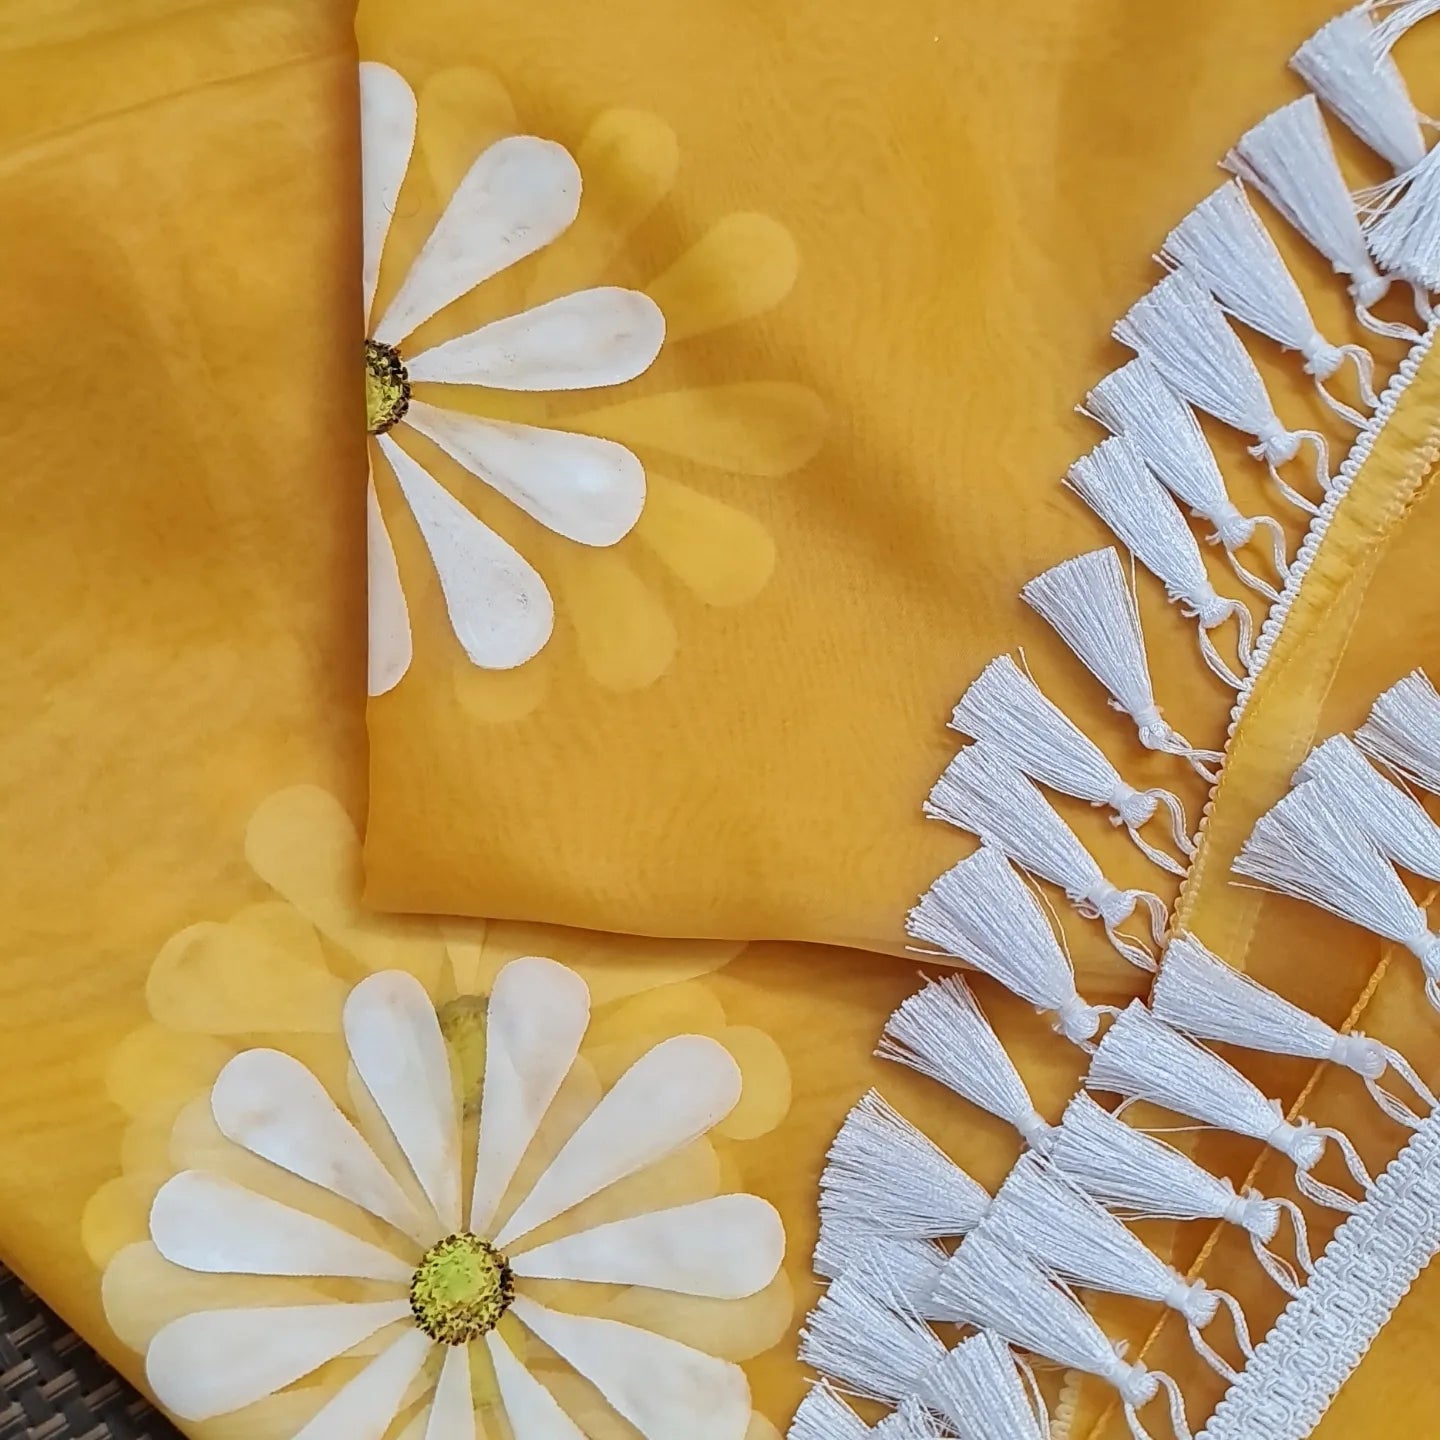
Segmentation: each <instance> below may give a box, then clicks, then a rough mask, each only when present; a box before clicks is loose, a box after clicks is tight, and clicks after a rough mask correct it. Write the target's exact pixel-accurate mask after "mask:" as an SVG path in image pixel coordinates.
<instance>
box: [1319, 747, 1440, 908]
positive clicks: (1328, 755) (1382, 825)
mask: <svg viewBox="0 0 1440 1440" xmlns="http://www.w3.org/2000/svg"><path fill="white" fill-rule="evenodd" d="M1295 780H1296V783H1297V784H1299V783H1307V784H1313V785H1318V786H1320V787H1321V789H1322V791H1323V793H1324V795H1325V799H1326V801H1327V803H1328V804H1329V805H1330V807H1331V808H1332V809H1333V810H1334V811H1335V813H1336V814H1337V816H1339V818H1340V822H1341V824H1343V825H1347V826H1353V827H1354V828H1355V829H1357V830H1359V831H1360V832H1361V833H1362V834H1363V835H1365V836H1367V837H1368V838H1369V839H1370V840H1372V841H1373V842H1374V843H1375V845H1376V846H1377V847H1378V848H1379V850H1380V852H1381V854H1383V855H1385V856H1386V857H1387V858H1389V859H1391V860H1393V861H1394V862H1395V863H1396V864H1397V865H1399V866H1402V867H1403V868H1404V869H1406V870H1409V871H1410V872H1411V874H1414V875H1421V876H1424V878H1425V879H1427V880H1440V827H1437V826H1436V825H1435V822H1434V821H1433V820H1431V818H1430V817H1429V816H1428V815H1427V814H1426V813H1425V808H1424V806H1422V805H1421V804H1420V803H1419V802H1418V801H1417V800H1416V799H1415V797H1414V796H1413V795H1411V794H1410V793H1409V791H1406V790H1402V789H1400V788H1399V786H1396V785H1392V784H1391V783H1390V782H1389V781H1388V780H1387V779H1385V777H1384V776H1383V775H1381V774H1380V772H1379V771H1378V770H1376V769H1375V767H1374V766H1373V765H1371V764H1370V762H1369V761H1368V760H1367V759H1366V758H1365V754H1364V752H1363V751H1362V750H1361V749H1360V747H1359V746H1358V745H1356V744H1355V742H1354V741H1353V740H1351V739H1350V737H1349V736H1348V735H1332V736H1331V737H1330V738H1329V739H1328V740H1327V741H1326V742H1325V743H1324V744H1323V745H1320V746H1318V747H1317V748H1316V749H1314V750H1312V751H1311V752H1310V754H1309V756H1308V757H1307V758H1306V760H1305V762H1304V763H1303V764H1302V765H1301V766H1300V768H1299V770H1297V771H1296V773H1295Z"/></svg>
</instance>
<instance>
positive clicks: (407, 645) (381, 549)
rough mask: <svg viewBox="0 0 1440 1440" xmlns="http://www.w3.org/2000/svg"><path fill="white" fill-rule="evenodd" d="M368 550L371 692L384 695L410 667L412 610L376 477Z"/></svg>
mask: <svg viewBox="0 0 1440 1440" xmlns="http://www.w3.org/2000/svg"><path fill="white" fill-rule="evenodd" d="M365 515H366V526H365V549H366V555H367V557H368V560H369V583H368V587H367V598H368V600H369V611H370V616H369V622H370V625H369V637H370V687H369V688H370V694H371V695H372V696H373V695H383V694H384V693H385V692H386V691H387V690H393V689H394V688H395V687H396V686H397V685H398V684H399V683H400V681H401V679H402V678H403V677H404V675H405V672H406V671H407V670H408V669H409V668H410V659H411V654H412V645H411V641H410V609H409V607H408V606H407V605H406V603H405V592H404V590H402V589H401V588H400V567H399V565H398V564H396V562H395V546H394V545H393V544H392V543H391V541H390V532H389V530H387V529H386V528H385V517H384V516H383V515H382V514H381V513H380V501H379V498H378V497H377V496H376V494H375V480H374V477H373V476H372V477H371V479H370V488H369V491H368V493H367V496H366V501H365Z"/></svg>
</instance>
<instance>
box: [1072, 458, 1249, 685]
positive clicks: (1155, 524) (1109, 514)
mask: <svg viewBox="0 0 1440 1440" xmlns="http://www.w3.org/2000/svg"><path fill="white" fill-rule="evenodd" d="M1066 483H1067V484H1068V485H1069V487H1070V488H1071V489H1072V490H1074V491H1075V493H1076V494H1077V495H1079V496H1080V498H1081V499H1082V500H1084V501H1085V503H1086V504H1087V505H1088V506H1089V507H1090V508H1091V509H1092V510H1093V511H1094V512H1095V513H1096V514H1097V515H1098V516H1099V517H1100V518H1101V519H1102V520H1103V521H1104V522H1105V523H1106V524H1107V525H1108V526H1109V527H1110V528H1111V529H1112V530H1113V531H1114V532H1115V534H1116V535H1117V536H1118V537H1119V538H1120V540H1121V542H1122V543H1123V544H1124V545H1125V547H1126V548H1127V549H1128V550H1129V551H1130V553H1131V554H1132V555H1134V556H1135V558H1136V559H1137V560H1138V561H1139V562H1140V563H1141V564H1142V565H1143V566H1144V567H1145V568H1146V569H1147V570H1149V571H1150V573H1151V574H1152V575H1154V576H1155V578H1156V579H1157V580H1159V581H1160V583H1161V584H1162V585H1164V587H1165V594H1166V596H1167V597H1168V598H1169V600H1170V601H1171V602H1172V603H1173V604H1177V605H1179V606H1180V607H1181V613H1182V614H1184V615H1185V616H1186V618H1187V619H1198V620H1199V622H1200V627H1199V634H1200V653H1201V655H1202V656H1203V657H1204V660H1205V663H1206V665H1208V666H1209V667H1210V670H1211V672H1212V673H1213V674H1214V675H1216V676H1218V677H1219V678H1220V679H1221V680H1223V681H1224V682H1225V683H1226V684H1227V685H1230V686H1232V687H1233V688H1234V689H1236V690H1239V689H1240V688H1241V686H1242V685H1243V684H1244V679H1243V677H1242V676H1240V675H1238V674H1236V672H1235V671H1234V670H1232V669H1231V668H1230V666H1229V665H1227V664H1226V663H1225V661H1224V660H1223V659H1222V658H1221V655H1220V652H1219V651H1218V650H1217V649H1216V648H1215V642H1214V641H1213V640H1212V639H1211V638H1210V632H1211V631H1212V630H1214V629H1216V628H1217V627H1219V626H1221V625H1224V624H1225V623H1226V622H1227V621H1230V620H1232V619H1233V620H1234V621H1235V624H1236V629H1237V631H1238V641H1237V648H1238V651H1239V656H1240V663H1241V665H1242V666H1244V667H1245V668H1246V669H1248V668H1249V665H1250V662H1251V659H1252V642H1253V639H1254V628H1253V623H1252V621H1251V617H1250V611H1249V609H1248V608H1247V607H1246V606H1245V605H1244V604H1243V603H1242V602H1241V601H1239V600H1227V599H1225V598H1224V597H1223V596H1221V595H1218V594H1217V593H1216V591H1215V587H1214V586H1213V585H1212V584H1211V583H1210V576H1209V574H1208V573H1207V572H1206V570H1205V562H1204V560H1202V559H1201V558H1200V547H1199V546H1198V545H1197V544H1196V543H1195V537H1194V536H1193V535H1192V534H1191V533H1190V527H1189V526H1188V525H1187V524H1186V523H1185V517H1184V516H1183V515H1182V514H1181V513H1180V510H1179V507H1178V506H1177V505H1176V504H1175V502H1174V501H1173V500H1172V499H1171V498H1170V496H1169V494H1168V493H1167V492H1166V490H1165V487H1164V486H1163V485H1161V483H1160V482H1159V481H1158V480H1157V479H1156V478H1155V477H1154V476H1153V475H1152V474H1151V473H1150V469H1149V467H1148V466H1147V465H1146V463H1145V461H1144V460H1143V459H1142V458H1141V456H1140V454H1139V453H1138V451H1137V450H1136V448H1135V447H1134V446H1133V445H1132V444H1131V443H1130V441H1129V440H1128V439H1127V438H1126V437H1125V436H1123V435H1114V436H1111V438H1110V439H1108V440H1102V441H1101V442H1100V444H1098V445H1097V446H1096V447H1095V448H1094V449H1093V450H1092V451H1091V452H1090V453H1089V454H1088V455H1083V456H1081V458H1080V459H1079V460H1077V461H1076V462H1075V463H1074V464H1073V465H1072V466H1071V467H1070V473H1069V474H1068V476H1067V477H1066Z"/></svg>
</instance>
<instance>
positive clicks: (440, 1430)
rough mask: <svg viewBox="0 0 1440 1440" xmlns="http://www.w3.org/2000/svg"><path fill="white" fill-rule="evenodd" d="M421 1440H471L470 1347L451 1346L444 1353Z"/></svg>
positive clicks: (473, 1428) (472, 1401)
mask: <svg viewBox="0 0 1440 1440" xmlns="http://www.w3.org/2000/svg"><path fill="white" fill-rule="evenodd" d="M425 1440H475V1402H474V1400H473V1399H472V1398H471V1395H470V1347H469V1346H468V1345H451V1346H449V1347H447V1349H446V1351H445V1363H444V1364H443V1365H442V1366H441V1367H440V1379H439V1381H438V1383H437V1384H436V1386H435V1399H434V1402H433V1403H432V1404H431V1406H430V1419H429V1421H428V1422H427V1424H426V1426H425Z"/></svg>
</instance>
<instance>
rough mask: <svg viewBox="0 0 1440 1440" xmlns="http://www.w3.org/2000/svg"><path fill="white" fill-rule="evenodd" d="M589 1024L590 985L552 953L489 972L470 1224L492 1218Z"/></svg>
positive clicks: (479, 1227) (481, 1224)
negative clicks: (492, 974)
mask: <svg viewBox="0 0 1440 1440" xmlns="http://www.w3.org/2000/svg"><path fill="white" fill-rule="evenodd" d="M589 1023H590V991H589V989H588V988H587V987H586V984H585V982H584V981H583V980H582V979H581V978H580V977H579V976H578V975H577V974H575V972H574V971H573V970H567V969H566V968H565V966H563V965H557V964H556V963H555V961H553V960H545V959H541V958H540V957H539V956H527V957H525V958H523V959H519V960H512V961H511V962H510V963H509V964H508V965H507V966H506V967H505V968H504V969H503V970H502V971H501V972H500V973H499V975H497V976H496V977H495V984H494V987H493V988H492V990H491V992H490V1004H489V1007H488V1010H487V1012H486V1028H485V1044H486V1049H485V1087H484V1089H483V1090H482V1091H481V1092H480V1140H479V1147H478V1152H477V1154H476V1157H475V1191H474V1194H473V1195H472V1196H471V1200H470V1228H471V1230H473V1231H475V1232H477V1233H479V1232H481V1231H483V1230H484V1229H485V1228H486V1226H488V1225H489V1223H490V1221H491V1220H492V1219H493V1218H494V1215H495V1207H496V1206H497V1205H498V1204H499V1203H500V1199H501V1197H502V1196H503V1195H504V1194H505V1190H506V1188H507V1187H508V1186H509V1184H510V1182H511V1180H513V1179H514V1178H515V1170H516V1167H517V1166H518V1165H519V1164H520V1160H521V1157H522V1156H523V1155H524V1154H525V1152H526V1150H528V1149H529V1147H530V1142H531V1141H532V1140H533V1139H534V1138H535V1132H536V1130H537V1129H539V1126H540V1122H541V1120H542V1119H544V1117H545V1113H546V1111H547V1110H549V1108H550V1104H551V1101H553V1100H554V1099H555V1096H556V1094H557V1093H558V1092H559V1089H560V1086H561V1085H562V1084H563V1083H564V1080H565V1077H566V1076H567V1075H568V1074H569V1073H570V1067H571V1065H573V1064H574V1063H575V1057H576V1056H577V1055H578V1054H579V1053H580V1042H581V1040H582V1039H584V1036H585V1029H586V1026H587V1025H589Z"/></svg>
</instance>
